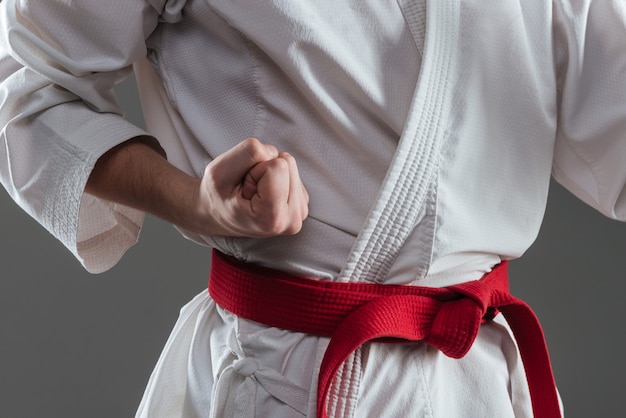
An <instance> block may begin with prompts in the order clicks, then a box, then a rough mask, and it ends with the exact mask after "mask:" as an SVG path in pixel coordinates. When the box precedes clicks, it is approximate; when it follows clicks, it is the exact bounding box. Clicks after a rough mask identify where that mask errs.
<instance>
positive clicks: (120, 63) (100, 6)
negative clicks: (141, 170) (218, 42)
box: [0, 0, 180, 273]
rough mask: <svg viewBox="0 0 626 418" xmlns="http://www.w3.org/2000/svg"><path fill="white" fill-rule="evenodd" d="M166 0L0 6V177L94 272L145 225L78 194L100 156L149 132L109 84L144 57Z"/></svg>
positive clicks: (10, 2) (127, 212)
mask: <svg viewBox="0 0 626 418" xmlns="http://www.w3.org/2000/svg"><path fill="white" fill-rule="evenodd" d="M166 3H168V2H166V1H165V0H162V1H161V0H136V1H135V0H133V1H128V0H107V1H83V2H71V1H66V0H30V1H25V0H2V1H1V2H0V129H1V131H0V181H1V182H2V185H3V186H4V187H5V189H6V190H7V191H8V193H9V194H10V195H11V197H12V198H13V199H14V200H15V201H16V202H17V203H18V204H19V205H20V206H21V207H22V208H23V209H24V210H25V211H26V212H27V213H28V214H30V215H31V216H32V217H33V218H35V219H36V220H37V221H38V222H39V223H41V224H42V225H43V226H44V227H45V228H46V229H47V230H48V231H49V232H51V233H52V234H53V235H54V236H55V237H57V238H58V239H59V240H60V241H61V242H62V243H63V244H64V245H65V246H66V247H67V248H68V249H69V250H70V251H71V252H72V253H73V254H74V255H75V256H76V257H77V258H78V259H79V260H80V262H81V263H82V264H83V265H84V266H85V268H86V269H87V270H88V271H90V272H93V273H97V272H102V271H105V270H107V269H109V268H110V267H112V266H113V265H115V264H116V263H117V261H118V260H119V259H120V258H121V257H122V255H123V254H124V253H125V251H126V250H127V249H128V248H129V247H130V246H132V245H133V244H134V243H135V242H136V241H137V238H138V235H139V231H140V228H141V224H142V222H143V213H141V212H138V211H136V210H134V209H131V208H128V207H123V206H121V205H117V204H114V203H112V202H107V201H104V200H101V199H98V198H95V197H94V196H91V195H88V194H86V193H83V191H84V188H85V183H86V182H87V179H88V177H89V174H90V172H91V170H92V168H93V166H94V164H95V162H96V160H97V159H98V158H99V157H100V156H101V155H102V154H103V153H104V152H106V151H107V150H109V149H111V148H112V147H114V146H115V145H117V144H119V143H121V142H124V141H126V140H128V139H130V138H133V137H136V136H139V135H146V133H145V132H144V131H143V130H141V129H139V128H138V127H136V126H134V125H132V124H130V123H129V122H127V121H126V120H125V119H124V118H123V111H122V109H121V108H120V106H119V105H118V103H117V101H116V98H115V94H114V91H113V87H114V85H115V84H116V83H118V82H119V81H121V80H122V79H123V78H125V77H126V76H128V75H129V74H130V72H131V70H132V64H133V62H134V61H136V60H137V59H139V58H140V57H142V56H145V55H146V46H145V45H146V42H145V41H146V38H147V37H148V36H149V35H150V34H151V33H152V32H153V31H154V29H155V28H156V26H157V24H158V22H159V19H160V18H161V17H162V14H163V12H164V11H165V9H166V7H167V4H166ZM169 3H180V2H176V1H174V2H169ZM169 17H170V18H173V16H172V15H170V16H169Z"/></svg>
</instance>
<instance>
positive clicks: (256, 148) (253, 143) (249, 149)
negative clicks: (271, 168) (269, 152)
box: [240, 138, 265, 161]
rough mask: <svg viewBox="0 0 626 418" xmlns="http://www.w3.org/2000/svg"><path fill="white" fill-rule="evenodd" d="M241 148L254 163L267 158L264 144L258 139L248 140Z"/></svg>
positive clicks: (242, 143)
mask: <svg viewBox="0 0 626 418" xmlns="http://www.w3.org/2000/svg"><path fill="white" fill-rule="evenodd" d="M240 146H241V149H242V150H243V151H244V152H245V153H246V154H248V155H249V156H250V159H251V160H253V161H262V160H263V159H264V157H265V153H264V150H263V144H261V142H260V141H259V140H258V139H256V138H248V139H246V140H244V141H243V142H241V144H240Z"/></svg>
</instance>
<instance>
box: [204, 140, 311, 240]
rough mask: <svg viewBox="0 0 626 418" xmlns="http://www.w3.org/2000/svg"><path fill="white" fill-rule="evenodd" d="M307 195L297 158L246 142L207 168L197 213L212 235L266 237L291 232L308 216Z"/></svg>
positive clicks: (298, 228) (297, 229) (258, 144)
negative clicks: (208, 221)
mask: <svg viewBox="0 0 626 418" xmlns="http://www.w3.org/2000/svg"><path fill="white" fill-rule="evenodd" d="M308 203H309V195H308V193H307V190H306V188H305V187H304V185H303V184H302V181H301V180H300V175H299V173H298V167H297V165H296V160H295V159H294V158H293V157H292V156H291V155H290V154H288V153H286V152H278V150H277V149H276V148H275V147H273V146H271V145H266V144H262V143H261V142H260V141H258V140H257V139H254V138H249V139H247V140H245V141H243V142H241V143H239V144H238V145H236V146H235V147H233V148H232V149H230V150H229V151H227V152H225V153H224V154H222V155H220V156H218V157H217V158H216V159H215V160H213V161H212V162H211V163H210V164H209V165H208V166H207V167H206V169H205V171H204V176H203V178H202V180H201V183H200V189H199V191H198V211H199V213H200V218H202V217H203V216H204V217H206V219H211V220H212V221H211V222H212V227H211V229H212V235H221V236H249V237H266V236H273V235H290V234H295V233H297V232H299V231H300V229H301V228H302V222H303V221H304V220H305V219H306V217H307V216H308Z"/></svg>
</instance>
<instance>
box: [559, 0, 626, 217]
mask: <svg viewBox="0 0 626 418" xmlns="http://www.w3.org/2000/svg"><path fill="white" fill-rule="evenodd" d="M554 5H555V6H554V19H555V20H554V21H555V26H554V34H555V56H556V63H557V73H558V79H559V114H558V129H557V139H556V147H555V154H554V165H553V176H554V178H555V179H556V180H557V181H558V182H559V183H561V184H562V185H564V186H565V187H566V188H567V189H569V190H570V191H571V192H573V193H574V194H575V195H576V196H578V197H579V198H580V199H582V200H584V201H585V202H586V203H588V204H589V205H591V206H593V207H594V208H596V209H598V210H599V211H600V212H602V213H603V214H605V215H606V216H608V217H611V218H614V219H619V220H623V221H626V2H624V1H623V0H601V1H591V0H570V1H567V0H558V1H555V2H554Z"/></svg>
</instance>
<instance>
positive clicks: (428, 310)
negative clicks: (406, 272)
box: [209, 250, 561, 418]
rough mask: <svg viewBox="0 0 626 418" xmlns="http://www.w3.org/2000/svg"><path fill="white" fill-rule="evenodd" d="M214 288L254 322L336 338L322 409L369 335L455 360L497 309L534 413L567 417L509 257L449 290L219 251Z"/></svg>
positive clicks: (326, 367) (321, 387)
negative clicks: (284, 267) (337, 277)
mask: <svg viewBox="0 0 626 418" xmlns="http://www.w3.org/2000/svg"><path fill="white" fill-rule="evenodd" d="M209 293H210V295H211V297H212V298H213V299H214V300H215V302H216V303H217V304H218V305H220V306H221V307H222V308H224V309H226V310H228V311H230V312H232V313H234V314H235V315H238V316H240V317H242V318H246V319H249V320H252V321H255V322H259V323H262V324H265V325H269V326H273V327H278V328H283V329H288V330H291V331H296V332H303V333H307V334H314V335H320V336H325V337H330V338H331V340H330V343H329V345H328V348H327V350H326V353H325V355H324V358H323V360H322V364H321V367H320V372H319V384H318V398H317V415H318V417H320V418H326V416H327V415H326V397H327V395H328V390H329V388H330V384H331V382H332V380H333V378H334V377H335V374H336V373H337V371H338V369H339V367H340V366H341V364H342V363H343V362H344V361H345V360H346V359H347V358H348V356H349V355H350V354H351V353H352V352H353V351H354V350H356V349H357V348H358V347H359V346H361V345H362V344H364V343H366V342H368V341H381V342H415V341H422V340H423V341H425V342H426V343H428V344H430V345H432V346H434V347H436V348H437V349H439V350H441V351H442V352H443V353H444V354H445V355H447V356H449V357H452V358H461V357H463V356H464V355H465V354H466V353H467V352H468V351H469V349H470V348H471V346H472V344H473V342H474V340H475V339H476V335H477V333H478V329H479V327H480V325H481V323H483V322H484V321H488V320H491V319H493V317H494V315H495V314H496V312H497V311H500V312H502V314H503V315H504V316H505V318H506V320H507V321H508V323H509V325H510V326H511V329H512V330H513V334H514V336H515V339H516V341H517V344H518V347H519V350H520V354H521V357H522V361H523V363H524V368H525V371H526V377H527V380H528V385H529V388H530V396H531V400H532V405H533V413H534V416H535V418H555V417H560V416H561V412H560V407H559V401H558V396H557V392H556V386H555V382H554V377H553V374H552V367H551V365H550V359H549V355H548V350H547V346H546V342H545V339H544V336H543V331H542V329H541V325H540V324H539V320H538V319H537V317H536V316H535V314H534V313H533V311H532V310H531V309H530V307H529V306H528V305H527V304H526V303H524V302H523V301H522V300H520V299H517V298H515V297H513V296H511V294H510V293H509V287H508V273H507V263H506V262H503V263H501V264H499V265H498V266H496V267H495V268H494V269H493V270H492V271H491V272H490V273H488V274H486V275H485V276H484V277H483V278H482V279H480V280H477V281H473V282H468V283H463V284H460V285H456V286H450V287H447V288H429V287H420V286H398V285H379V284H371V283H332V282H323V281H319V280H314V279H308V278H303V277H294V276H290V275H287V274H285V273H282V272H278V271H275V270H270V269H265V268H260V267H257V266H253V265H249V264H246V263H243V262H240V261H238V260H236V259H234V258H232V257H229V256H226V255H224V254H222V253H220V252H218V251H216V250H214V251H213V261H212V266H211V274H210V279H209Z"/></svg>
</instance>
